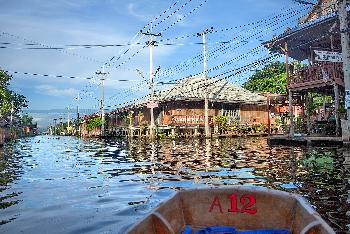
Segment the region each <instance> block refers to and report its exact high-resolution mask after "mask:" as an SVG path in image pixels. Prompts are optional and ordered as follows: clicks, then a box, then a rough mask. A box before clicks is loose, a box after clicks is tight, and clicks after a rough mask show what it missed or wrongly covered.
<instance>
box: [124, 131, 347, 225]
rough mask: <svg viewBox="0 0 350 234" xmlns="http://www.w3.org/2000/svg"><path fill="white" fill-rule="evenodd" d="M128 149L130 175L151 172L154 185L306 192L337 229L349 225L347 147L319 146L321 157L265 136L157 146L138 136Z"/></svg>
mask: <svg viewBox="0 0 350 234" xmlns="http://www.w3.org/2000/svg"><path fill="white" fill-rule="evenodd" d="M127 149H128V156H127V157H125V158H124V160H125V162H134V165H133V166H131V168H129V169H127V170H129V171H128V174H130V175H145V179H144V182H146V183H148V184H150V185H152V186H153V187H152V186H148V188H149V189H161V188H175V189H179V188H182V187H184V186H185V187H186V186H187V187H193V186H197V185H198V186H199V185H201V184H202V185H237V184H254V185H263V186H266V187H270V188H274V189H279V190H287V191H289V192H297V193H300V194H302V195H304V196H306V198H307V199H308V200H309V201H310V202H311V203H313V204H314V205H315V206H316V208H317V210H318V211H319V212H320V213H321V214H323V216H324V217H325V218H326V220H330V222H331V224H332V226H333V227H335V228H338V229H340V230H345V229H346V226H345V225H346V224H347V222H348V221H346V220H345V217H346V212H347V211H349V210H350V209H349V204H348V203H347V196H348V193H347V191H349V183H348V181H347V180H346V178H348V177H349V168H348V167H349V166H348V164H349V161H350V160H349V159H347V160H348V161H347V162H348V164H346V163H345V164H344V165H343V162H344V157H345V156H343V155H342V154H343V153H344V154H346V152H345V151H344V152H343V151H341V153H340V152H339V150H332V149H331V150H330V149H323V150H321V149H317V150H318V151H319V150H321V154H320V155H323V156H325V155H326V156H327V155H328V156H327V157H328V159H325V157H323V158H322V157H321V159H318V158H317V157H316V156H315V155H312V154H310V153H312V152H313V151H312V150H311V151H310V150H308V149H306V148H300V147H285V146H274V147H270V146H268V145H267V143H266V139H265V138H236V139H235V138H233V139H219V140H210V139H206V140H205V139H184V140H179V141H172V140H164V141H160V142H155V143H154V144H153V145H152V144H150V142H148V141H145V140H144V141H142V140H141V141H140V140H134V141H131V142H129V145H128V146H127ZM318 151H316V155H317V154H318V153H317V152H318ZM313 156H314V157H313ZM329 158H332V168H330V167H327V165H328V164H327V163H326V164H324V165H323V168H322V162H323V163H325V162H328V161H329ZM346 158H349V155H348V156H346ZM325 165H326V167H324V166H325ZM324 169H326V170H324ZM184 182H186V183H184ZM339 204H343V205H339Z"/></svg>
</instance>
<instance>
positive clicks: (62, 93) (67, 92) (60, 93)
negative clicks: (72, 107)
mask: <svg viewBox="0 0 350 234" xmlns="http://www.w3.org/2000/svg"><path fill="white" fill-rule="evenodd" d="M35 89H36V90H37V91H38V92H39V93H41V94H45V95H49V96H55V97H66V96H71V97H72V96H76V95H77V94H78V92H79V91H78V90H77V89H74V88H67V89H59V88H55V87H53V86H51V85H38V86H36V87H35Z"/></svg>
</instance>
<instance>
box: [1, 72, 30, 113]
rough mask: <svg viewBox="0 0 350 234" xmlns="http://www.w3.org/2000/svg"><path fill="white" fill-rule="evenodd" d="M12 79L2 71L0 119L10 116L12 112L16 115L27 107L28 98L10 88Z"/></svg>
mask: <svg viewBox="0 0 350 234" xmlns="http://www.w3.org/2000/svg"><path fill="white" fill-rule="evenodd" d="M11 79H12V77H11V76H10V75H8V74H7V73H6V72H5V71H3V70H1V69H0V117H4V116H8V115H10V114H11V112H12V113H13V114H14V115H16V114H18V113H19V112H20V111H21V109H22V108H23V107H27V100H26V98H25V97H24V96H23V95H21V94H17V93H15V92H13V91H11V90H10V89H9V88H8V86H9V83H10V80H11Z"/></svg>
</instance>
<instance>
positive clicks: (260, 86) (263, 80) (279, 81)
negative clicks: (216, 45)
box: [243, 62, 287, 94]
mask: <svg viewBox="0 0 350 234" xmlns="http://www.w3.org/2000/svg"><path fill="white" fill-rule="evenodd" d="M243 87H244V88H245V89H248V90H250V91H253V92H264V93H280V94H283V93H287V75H286V64H285V63H281V62H273V63H270V64H268V65H266V66H265V67H264V68H262V69H261V70H256V71H255V73H254V74H253V75H252V76H251V77H250V78H249V80H248V81H247V82H246V83H244V84H243Z"/></svg>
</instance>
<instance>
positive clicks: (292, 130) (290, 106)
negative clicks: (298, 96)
mask: <svg viewBox="0 0 350 234" xmlns="http://www.w3.org/2000/svg"><path fill="white" fill-rule="evenodd" d="M288 101H289V115H290V127H289V136H290V137H294V113H293V94H292V90H290V89H289V90H288Z"/></svg>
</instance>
